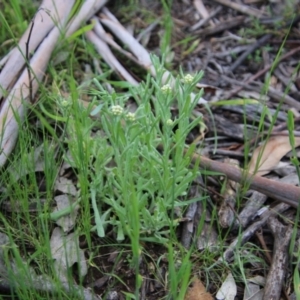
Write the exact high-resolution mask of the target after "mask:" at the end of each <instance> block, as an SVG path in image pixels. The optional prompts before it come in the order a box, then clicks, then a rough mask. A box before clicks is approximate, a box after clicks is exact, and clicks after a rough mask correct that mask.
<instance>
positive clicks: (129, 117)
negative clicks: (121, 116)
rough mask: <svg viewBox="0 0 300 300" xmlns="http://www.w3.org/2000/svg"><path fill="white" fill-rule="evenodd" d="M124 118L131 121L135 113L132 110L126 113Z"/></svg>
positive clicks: (133, 119)
mask: <svg viewBox="0 0 300 300" xmlns="http://www.w3.org/2000/svg"><path fill="white" fill-rule="evenodd" d="M126 119H127V120H128V121H131V122H133V121H135V114H134V113H132V112H129V113H128V114H127V115H126Z"/></svg>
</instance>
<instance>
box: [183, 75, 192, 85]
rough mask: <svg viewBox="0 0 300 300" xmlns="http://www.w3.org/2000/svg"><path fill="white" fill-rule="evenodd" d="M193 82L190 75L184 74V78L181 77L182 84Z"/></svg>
mask: <svg viewBox="0 0 300 300" xmlns="http://www.w3.org/2000/svg"><path fill="white" fill-rule="evenodd" d="M193 80H194V76H192V75H191V74H186V75H185V76H184V77H183V82H184V83H192V82H193Z"/></svg>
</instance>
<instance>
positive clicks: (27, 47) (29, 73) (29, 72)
mask: <svg viewBox="0 0 300 300" xmlns="http://www.w3.org/2000/svg"><path fill="white" fill-rule="evenodd" d="M34 18H35V17H33V19H32V21H31V27H30V30H29V34H28V39H27V41H26V42H25V49H26V54H25V57H26V67H27V73H28V83H29V87H28V88H29V101H30V102H31V103H33V86H32V77H31V70H30V57H29V55H30V54H29V42H30V38H31V34H32V30H33V27H34Z"/></svg>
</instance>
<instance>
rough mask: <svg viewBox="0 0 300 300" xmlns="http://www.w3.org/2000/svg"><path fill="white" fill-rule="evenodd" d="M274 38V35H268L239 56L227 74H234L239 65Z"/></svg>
mask: <svg viewBox="0 0 300 300" xmlns="http://www.w3.org/2000/svg"><path fill="white" fill-rule="evenodd" d="M272 36H273V35H272V34H266V35H264V36H263V37H261V38H260V39H259V40H258V41H257V42H256V43H254V44H253V45H251V46H250V47H249V48H248V50H246V51H245V52H244V53H243V54H242V55H241V56H239V58H238V59H237V60H236V61H235V62H234V63H233V64H232V65H231V67H230V68H229V69H228V72H227V73H230V72H233V71H234V70H235V69H236V68H237V67H238V66H239V65H241V64H242V62H243V61H244V60H245V59H246V58H247V57H248V55H249V54H251V53H252V52H254V51H255V50H256V49H258V48H260V47H261V46H263V45H264V44H265V43H266V42H267V41H268V40H269V39H270V38H271V37H272Z"/></svg>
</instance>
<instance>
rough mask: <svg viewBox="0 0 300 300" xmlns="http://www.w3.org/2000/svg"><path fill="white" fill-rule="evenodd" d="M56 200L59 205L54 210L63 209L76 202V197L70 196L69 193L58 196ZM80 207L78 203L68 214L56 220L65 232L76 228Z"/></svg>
mask: <svg viewBox="0 0 300 300" xmlns="http://www.w3.org/2000/svg"><path fill="white" fill-rule="evenodd" d="M54 200H55V201H56V205H57V207H56V208H55V209H54V211H53V212H59V211H62V210H64V209H66V208H68V207H70V206H71V205H72V204H74V203H75V202H76V200H75V199H74V198H71V197H68V196H67V195H59V196H56V197H55V198H54ZM78 209H79V205H76V206H75V207H74V209H72V211H71V212H70V213H69V214H68V215H64V216H62V217H61V218H59V219H58V220H56V224H57V225H59V226H60V227H61V228H62V229H63V231H64V232H69V231H70V230H71V229H73V228H74V226H75V223H76V218H77V213H78Z"/></svg>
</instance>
